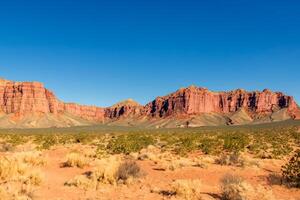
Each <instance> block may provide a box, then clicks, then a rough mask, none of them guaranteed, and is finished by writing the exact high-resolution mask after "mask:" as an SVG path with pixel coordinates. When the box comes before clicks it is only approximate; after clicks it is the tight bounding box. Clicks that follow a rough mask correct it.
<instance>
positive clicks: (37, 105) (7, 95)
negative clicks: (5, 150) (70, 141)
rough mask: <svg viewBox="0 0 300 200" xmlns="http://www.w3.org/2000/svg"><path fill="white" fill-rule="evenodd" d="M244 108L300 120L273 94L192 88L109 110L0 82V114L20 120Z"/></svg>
mask: <svg viewBox="0 0 300 200" xmlns="http://www.w3.org/2000/svg"><path fill="white" fill-rule="evenodd" d="M241 108H243V109H245V110H246V111H247V112H249V114H251V115H252V116H255V115H262V114H270V113H272V112H274V111H277V110H280V109H283V108H284V109H287V110H288V113H289V114H290V116H291V117H293V118H296V119H299V118H300V111H299V109H298V106H297V104H296V102H295V101H294V99H293V97H291V96H287V95H284V94H283V93H281V92H271V91H270V90H264V91H262V92H259V91H255V92H246V91H244V90H234V91H230V92H211V91H209V90H207V89H205V88H198V87H194V86H191V87H189V88H184V89H180V90H178V91H176V92H174V93H172V94H170V95H167V96H164V97H158V98H156V99H155V100H154V101H152V102H150V103H148V104H147V105H146V106H141V105H139V104H138V103H136V102H134V101H133V100H127V101H124V102H121V103H118V104H116V105H113V106H111V107H108V108H101V107H96V106H83V105H78V104H75V103H64V102H61V101H59V100H58V99H57V98H56V97H55V95H54V94H53V93H52V92H51V91H49V90H47V89H45V88H44V86H43V84H41V83H37V82H12V81H6V80H3V79H0V112H2V113H5V114H15V115H18V116H23V115H26V114H32V113H45V114H47V113H52V114H54V115H59V114H61V113H70V114H72V115H74V116H77V117H80V118H83V119H86V120H91V121H98V122H103V121H106V120H110V119H119V118H124V117H146V116H147V117H159V118H163V117H168V116H186V115H197V114H201V113H212V112H214V113H221V114H228V113H233V112H236V111H238V110H239V109H241Z"/></svg>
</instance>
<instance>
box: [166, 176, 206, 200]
mask: <svg viewBox="0 0 300 200" xmlns="http://www.w3.org/2000/svg"><path fill="white" fill-rule="evenodd" d="M201 185H202V184H201V181H200V180H196V179H195V180H186V179H181V180H176V181H174V182H173V183H172V190H173V191H174V193H175V194H176V195H177V196H179V197H181V198H183V199H186V200H200V199H201V197H200V192H201V191H200V190H201Z"/></svg>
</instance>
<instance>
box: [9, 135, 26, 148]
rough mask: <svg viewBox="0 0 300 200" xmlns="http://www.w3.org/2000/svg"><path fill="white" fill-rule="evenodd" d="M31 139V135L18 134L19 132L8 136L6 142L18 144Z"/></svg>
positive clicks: (13, 144)
mask: <svg viewBox="0 0 300 200" xmlns="http://www.w3.org/2000/svg"><path fill="white" fill-rule="evenodd" d="M29 140H30V138H29V137H26V136H23V135H18V134H12V135H10V136H9V137H8V139H7V140H6V142H7V143H9V144H11V145H12V146H18V145H21V144H25V143H27V142H28V141H29Z"/></svg>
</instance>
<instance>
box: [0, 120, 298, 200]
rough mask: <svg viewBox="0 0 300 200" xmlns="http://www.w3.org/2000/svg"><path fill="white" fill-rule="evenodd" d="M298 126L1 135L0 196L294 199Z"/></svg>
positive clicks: (40, 131)
mask: <svg viewBox="0 0 300 200" xmlns="http://www.w3.org/2000/svg"><path fill="white" fill-rule="evenodd" d="M299 125H300V123H299V121H296V122H292V123H276V124H272V125H257V126H254V125H252V126H239V127H230V128H227V127H215V128H187V129H138V128H135V129H130V128H127V129H124V128H118V127H115V128H107V127H100V128H99V127H94V128H91V127H78V128H65V129H59V128H55V129H35V130H33V129H31V130H29V129H28V130H26V129H22V130H17V129H10V130H0V141H1V142H0V150H1V152H0V180H1V182H0V199H1V200H2V199H3V200H6V199H8V200H10V199H22V200H23V199H37V200H38V199H41V200H44V199H45V200H46V199H51V200H52V199H53V200H58V199H60V200H71V199H72V200H73V199H74V200H77V199H78V200H79V199H82V200H83V199H86V200H87V199H89V200H92V199H104V200H114V199H134V200H137V199H145V200H152V199H170V200H172V199H174V200H175V199H187V200H194V199H195V200H200V199H203V200H205V199H207V200H209V199H224V200H244V199H245V200H246V199H249V200H251V199H255V200H259V199H262V200H264V199H265V200H273V199H274V200H275V199H278V200H290V199H294V200H298V199H300V189H299V186H300V183H299V174H300V166H299V163H300V153H299V145H300V132H299V131H300V129H299V127H300V126H299Z"/></svg>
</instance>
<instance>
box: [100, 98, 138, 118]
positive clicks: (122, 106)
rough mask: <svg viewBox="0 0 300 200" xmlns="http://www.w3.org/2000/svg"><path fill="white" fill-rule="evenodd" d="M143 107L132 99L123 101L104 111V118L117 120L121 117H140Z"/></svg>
mask: <svg viewBox="0 0 300 200" xmlns="http://www.w3.org/2000/svg"><path fill="white" fill-rule="evenodd" d="M142 109H143V106H141V105H140V104H138V103H137V102H135V101H133V100H132V99H128V100H125V101H123V102H120V103H117V104H115V105H113V106H111V107H108V108H106V109H105V117H106V118H108V119H118V118H121V117H129V116H133V117H134V116H140V115H141V111H142Z"/></svg>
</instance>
